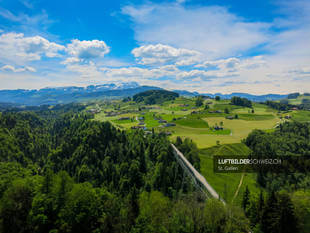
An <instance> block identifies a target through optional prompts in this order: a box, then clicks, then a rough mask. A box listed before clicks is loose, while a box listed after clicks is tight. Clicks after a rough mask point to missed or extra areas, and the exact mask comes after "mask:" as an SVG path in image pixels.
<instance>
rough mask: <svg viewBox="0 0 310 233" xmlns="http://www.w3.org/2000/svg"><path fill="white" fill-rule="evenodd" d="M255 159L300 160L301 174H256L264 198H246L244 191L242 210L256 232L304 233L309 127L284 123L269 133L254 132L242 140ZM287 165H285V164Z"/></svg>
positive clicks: (308, 216)
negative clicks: (286, 158)
mask: <svg viewBox="0 0 310 233" xmlns="http://www.w3.org/2000/svg"><path fill="white" fill-rule="evenodd" d="M245 144H246V145H247V146H248V147H249V148H250V149H251V151H252V152H251V155H250V156H253V157H255V158H280V157H281V158H285V157H296V158H298V157H301V156H302V157H303V158H305V160H302V161H303V162H302V166H303V167H304V168H305V169H304V171H303V172H300V171H298V170H297V171H294V172H291V171H290V169H291V167H290V166H287V167H284V168H285V172H281V173H277V172H272V171H268V172H266V171H259V173H258V176H257V183H258V184H259V185H260V186H261V187H262V188H263V189H265V190H266V192H267V194H268V195H267V196H266V195H265V197H264V195H263V194H262V193H261V194H260V195H259V196H257V195H253V196H252V197H250V196H251V195H250V190H248V189H247V190H246V192H245V193H244V198H243V204H242V205H243V208H244V210H245V213H246V215H247V217H248V218H249V219H250V222H251V227H252V228H254V229H255V230H256V231H257V232H308V231H309V229H310V222H309V220H310V209H309V206H310V191H309V190H310V169H309V168H310V163H309V158H310V124H309V123H298V122H286V123H284V124H280V125H279V127H278V128H277V129H276V130H275V131H274V132H271V133H267V132H264V131H262V130H254V131H253V132H252V133H251V134H250V135H249V136H248V137H247V139H246V140H245ZM288 165H289V164H288Z"/></svg>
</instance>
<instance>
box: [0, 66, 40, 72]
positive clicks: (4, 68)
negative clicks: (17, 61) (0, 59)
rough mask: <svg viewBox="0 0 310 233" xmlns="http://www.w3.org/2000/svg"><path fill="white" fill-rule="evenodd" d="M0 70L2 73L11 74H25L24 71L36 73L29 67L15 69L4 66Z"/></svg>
mask: <svg viewBox="0 0 310 233" xmlns="http://www.w3.org/2000/svg"><path fill="white" fill-rule="evenodd" d="M0 70H2V71H11V72H14V73H19V72H25V71H29V72H36V69H35V68H33V67H31V66H25V67H20V68H15V67H14V66H12V65H4V66H2V67H1V68H0Z"/></svg>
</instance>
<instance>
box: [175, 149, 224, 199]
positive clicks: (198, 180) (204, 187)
mask: <svg viewBox="0 0 310 233" xmlns="http://www.w3.org/2000/svg"><path fill="white" fill-rule="evenodd" d="M171 146H172V149H173V154H174V156H175V158H176V160H177V162H178V163H179V164H180V166H181V167H182V169H183V171H184V172H185V173H186V174H187V175H188V176H189V177H190V178H191V179H192V181H193V183H194V185H195V186H196V188H198V189H200V190H201V191H202V192H203V193H205V194H206V196H207V198H215V199H218V200H221V201H222V202H223V203H224V204H225V201H224V200H223V199H222V198H221V197H220V196H219V194H218V193H217V192H216V191H215V190H214V189H213V188H212V186H211V185H210V184H209V183H208V182H207V181H206V179H205V178H204V177H203V176H202V175H201V174H200V173H199V172H198V171H197V170H196V169H195V168H194V167H193V165H192V164H191V163H190V162H189V161H188V160H187V159H186V158H185V156H184V155H183V154H182V153H181V152H180V151H179V150H178V149H177V148H176V146H175V145H173V144H171Z"/></svg>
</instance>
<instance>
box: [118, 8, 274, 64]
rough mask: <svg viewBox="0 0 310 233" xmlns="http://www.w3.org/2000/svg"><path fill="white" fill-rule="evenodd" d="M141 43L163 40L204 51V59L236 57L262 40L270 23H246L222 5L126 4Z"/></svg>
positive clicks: (177, 45)
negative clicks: (188, 6) (189, 6)
mask: <svg viewBox="0 0 310 233" xmlns="http://www.w3.org/2000/svg"><path fill="white" fill-rule="evenodd" d="M122 13H123V14H125V15H128V16H129V17H130V18H131V20H132V21H133V22H134V26H133V29H134V31H135V38H136V39H137V40H138V41H139V42H140V43H151V44H155V43H162V44H169V45H171V46H174V47H178V48H186V49H191V50H196V51H199V52H203V54H204V56H205V57H206V58H207V59H218V58H221V57H228V56H235V55H237V54H239V53H242V52H245V51H247V50H249V49H251V48H254V47H256V46H258V45H261V44H263V43H265V42H266V41H267V40H268V38H269V35H268V29H269V27H270V24H268V23H262V22H247V21H245V20H244V19H243V18H241V17H238V16H236V15H234V14H232V13H230V12H228V10H227V9H226V8H224V7H219V6H208V7H199V8H198V7H197V8H195V7H191V8H186V7H185V6H183V5H180V4H173V3H166V4H146V5H141V6H125V7H124V8H122Z"/></svg>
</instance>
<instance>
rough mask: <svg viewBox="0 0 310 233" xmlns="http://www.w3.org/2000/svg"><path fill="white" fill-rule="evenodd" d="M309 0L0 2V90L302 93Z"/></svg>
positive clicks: (307, 66) (307, 82) (309, 86)
mask: <svg viewBox="0 0 310 233" xmlns="http://www.w3.org/2000/svg"><path fill="white" fill-rule="evenodd" d="M309 12H310V1H307V0H297V1H288V0H283V1H280V0H273V1H259V0H258V1H244V0H230V1H229V0H221V1H219V0H209V1H208V0H205V1H200V0H187V1H186V0H177V1H144V0H139V1H115V0H114V1H95V0H88V1H76V0H75V1H73V0H66V1H58V0H54V1H48V0H33V1H30V0H0V84H1V85H0V89H17V88H26V89H37V88H43V87H46V86H71V85H76V86H86V85H90V84H102V83H111V82H115V83H118V82H133V81H134V82H138V83H140V84H143V85H155V86H160V87H164V88H167V89H186V90H191V91H199V92H213V93H215V92H222V93H231V92H249V93H255V94H264V93H289V92H295V91H299V92H307V91H310V43H309V41H310V39H309V38H310V14H309Z"/></svg>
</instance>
